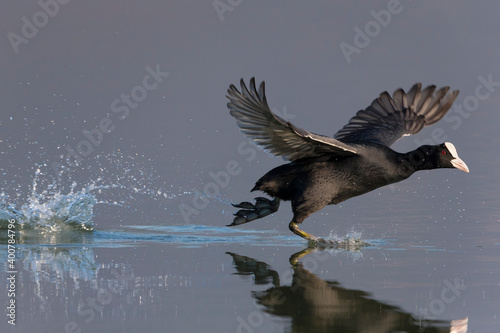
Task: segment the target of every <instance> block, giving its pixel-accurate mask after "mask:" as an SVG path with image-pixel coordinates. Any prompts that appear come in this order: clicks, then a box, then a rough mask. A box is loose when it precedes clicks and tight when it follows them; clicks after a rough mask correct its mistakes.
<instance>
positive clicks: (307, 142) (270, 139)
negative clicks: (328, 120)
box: [227, 78, 356, 161]
mask: <svg viewBox="0 0 500 333" xmlns="http://www.w3.org/2000/svg"><path fill="white" fill-rule="evenodd" d="M240 85H241V92H240V91H239V90H238V89H237V88H236V87H235V86H234V85H231V86H230V87H229V89H228V91H227V92H228V95H227V97H228V98H229V100H230V102H229V103H227V107H228V108H229V110H230V114H231V115H232V116H233V117H234V118H236V121H237V123H238V126H239V127H240V128H241V131H242V132H243V133H245V134H246V135H247V136H249V137H250V138H251V139H252V140H253V141H254V142H255V143H257V144H258V145H260V146H262V147H263V148H264V149H266V150H267V151H269V152H270V153H272V154H274V155H276V156H283V157H284V158H285V159H288V160H290V161H296V160H299V159H302V158H307V157H316V156H320V155H323V154H334V155H335V154H336V155H339V156H348V155H354V154H356V150H355V148H354V147H352V146H350V145H348V144H345V143H343V142H340V141H338V140H335V139H333V138H330V137H327V136H323V135H318V134H314V133H311V132H309V131H306V130H304V129H302V128H299V127H296V126H295V125H293V124H292V123H290V122H289V121H286V120H284V119H283V118H281V117H279V116H277V115H275V114H274V113H272V112H271V110H270V109H269V106H268V105H267V101H266V94H265V91H264V89H265V86H264V82H262V83H261V84H260V87H259V90H258V91H257V89H256V87H255V78H252V79H251V80H250V89H248V88H247V86H246V85H245V82H244V81H243V79H241V81H240Z"/></svg>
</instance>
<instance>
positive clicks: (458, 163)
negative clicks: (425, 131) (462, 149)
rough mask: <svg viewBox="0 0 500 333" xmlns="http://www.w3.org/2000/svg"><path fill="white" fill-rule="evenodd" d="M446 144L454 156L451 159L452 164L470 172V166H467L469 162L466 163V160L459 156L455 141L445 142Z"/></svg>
mask: <svg viewBox="0 0 500 333" xmlns="http://www.w3.org/2000/svg"><path fill="white" fill-rule="evenodd" d="M444 145H445V146H446V148H448V150H449V151H450V153H451V156H453V159H452V160H451V164H452V165H453V166H454V167H455V168H457V169H458V170H462V171H465V172H467V173H468V172H469V167H468V166H467V164H465V162H464V161H462V159H461V158H460V157H458V153H457V149H456V148H455V146H454V145H453V143H451V142H445V143H444Z"/></svg>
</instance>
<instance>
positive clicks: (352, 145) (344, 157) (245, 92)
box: [227, 78, 469, 242]
mask: <svg viewBox="0 0 500 333" xmlns="http://www.w3.org/2000/svg"><path fill="white" fill-rule="evenodd" d="M240 85H241V91H239V90H238V89H237V88H236V87H235V86H234V85H231V86H230V87H229V89H228V95H227V97H228V98H229V100H230V102H229V103H228V104H227V106H228V108H229V110H230V114H231V115H232V116H233V117H235V118H236V121H237V124H238V126H239V127H240V128H241V131H242V132H243V133H245V134H246V135H247V136H249V137H250V138H251V139H252V140H253V141H254V142H255V143H256V144H258V145H260V146H262V147H263V148H264V149H266V150H267V151H269V152H270V153H272V154H274V155H276V156H282V157H283V158H284V159H286V160H289V161H291V162H290V163H288V164H284V165H281V166H279V167H277V168H274V169H272V170H271V171H269V172H268V173H266V174H265V175H264V176H263V177H262V178H260V179H259V180H258V181H257V183H256V184H255V186H254V188H253V189H252V191H255V190H259V191H263V192H265V193H267V194H268V195H270V196H272V197H273V198H274V199H273V200H269V199H266V198H262V197H259V198H256V199H255V201H256V203H255V204H252V203H250V202H242V203H240V204H237V205H233V206H235V207H237V208H242V209H241V210H239V211H238V212H237V213H236V214H234V215H235V218H234V220H233V223H231V224H230V226H235V225H240V224H243V223H247V222H250V221H253V220H255V219H258V218H261V217H264V216H267V215H269V214H271V213H274V212H276V211H277V210H278V207H279V203H280V200H290V201H291V202H292V210H293V219H292V221H291V222H290V225H289V227H290V230H291V231H293V232H294V233H295V234H297V235H299V236H301V237H303V238H305V239H307V240H310V241H316V242H324V240H323V239H320V238H317V237H314V236H313V235H310V234H308V233H307V232H305V231H303V230H301V229H299V227H298V224H299V223H302V222H303V221H304V220H305V219H306V218H307V217H308V216H309V215H311V214H312V213H314V212H316V211H318V210H320V209H322V208H323V207H325V206H326V205H333V204H338V203H340V202H342V201H344V200H347V199H349V198H352V197H355V196H358V195H361V194H363V193H367V192H370V191H372V190H374V189H376V188H379V187H381V186H384V185H388V184H392V183H395V182H399V181H401V180H403V179H406V178H408V177H410V176H411V175H412V174H413V173H414V172H415V171H418V170H429V169H438V168H457V169H459V170H462V171H465V172H469V168H468V167H467V165H466V164H465V163H464V161H462V160H461V159H460V158H459V157H458V154H457V150H456V149H455V146H454V145H453V144H452V143H450V142H445V143H442V144H439V145H424V146H420V147H418V148H417V149H415V150H413V151H410V152H408V153H403V154H402V153H398V152H396V151H394V150H392V149H391V148H389V146H391V145H392V144H393V143H394V142H396V140H398V139H400V138H401V137H403V136H407V135H411V134H416V133H418V132H419V131H420V130H421V129H422V128H423V127H424V126H429V125H432V124H434V123H436V122H437V121H439V120H440V119H441V118H443V117H444V115H445V114H446V112H447V111H448V110H449V109H450V107H451V105H452V104H453V101H454V100H455V98H456V97H457V96H458V90H455V91H452V92H450V93H448V91H449V89H450V88H449V87H443V88H441V89H439V90H437V91H436V86H435V85H431V86H428V87H426V88H425V89H423V90H422V85H421V84H420V83H417V84H415V85H414V86H413V87H412V88H411V89H410V91H408V92H407V93H406V92H405V91H404V90H403V89H398V90H396V91H395V92H394V93H393V95H392V97H391V95H390V94H389V93H387V92H386V91H385V92H383V93H382V94H380V96H379V97H378V98H377V99H375V100H374V101H373V102H372V104H371V105H370V106H368V107H367V108H366V109H365V110H360V111H358V113H357V114H356V115H355V116H354V117H352V118H351V119H350V121H349V123H348V124H347V125H345V126H344V127H343V128H342V129H341V130H340V131H338V132H337V133H336V134H335V135H334V137H333V138H331V137H328V136H324V135H319V134H314V133H311V132H309V131H306V130H304V129H302V128H299V127H297V126H295V125H293V124H292V123H290V122H289V121H286V120H285V119H283V118H281V117H279V116H277V115H275V114H274V113H272V112H271V110H270V109H269V106H268V105H267V100H266V95H265V91H264V88H265V86H264V82H262V83H261V84H260V87H259V89H258V90H257V89H256V86H255V78H252V79H251V80H250V87H249V88H247V86H246V85H245V82H244V81H243V79H242V80H241V82H240Z"/></svg>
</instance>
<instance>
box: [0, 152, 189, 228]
mask: <svg viewBox="0 0 500 333" xmlns="http://www.w3.org/2000/svg"><path fill="white" fill-rule="evenodd" d="M97 158H98V159H99V161H100V163H99V167H98V168H94V169H93V170H94V171H95V172H94V173H93V176H90V177H92V180H88V181H85V182H82V181H81V180H79V181H78V182H77V181H75V180H74V179H75V178H76V176H78V175H77V174H75V175H70V176H68V177H67V178H66V179H65V181H61V180H60V179H54V177H51V172H50V171H47V170H46V169H47V168H48V166H47V164H43V165H38V166H36V169H35V174H34V176H33V179H32V181H31V185H30V186H29V188H28V192H25V194H22V191H20V189H19V188H16V190H15V193H14V194H12V187H7V186H5V185H4V186H3V187H2V188H1V189H0V230H2V229H6V228H7V227H8V224H9V220H15V222H16V229H17V230H25V229H40V230H42V231H44V232H60V231H62V230H82V231H90V230H93V229H94V221H93V220H94V208H95V206H96V205H97V204H105V205H117V206H121V207H124V208H130V206H131V203H132V202H133V201H135V200H136V199H137V198H138V196H146V197H147V198H148V199H153V200H155V201H160V203H161V204H165V202H168V201H166V200H165V199H172V198H175V197H177V196H180V195H182V194H175V193H172V191H168V190H165V189H163V188H160V187H158V186H156V185H155V184H157V183H160V184H161V183H162V182H160V181H158V180H157V177H156V176H155V175H154V173H153V172H152V171H149V170H148V168H147V167H146V166H144V165H141V163H140V161H138V160H137V158H133V157H129V156H122V155H117V154H111V155H106V156H102V157H101V156H98V157H96V159H97ZM42 170H43V171H42ZM79 178H83V177H79ZM85 178H86V177H85ZM87 179H88V178H87ZM120 189H121V190H120ZM6 192H10V194H11V195H9V194H7V193H6ZM98 198H99V199H98ZM113 198H115V199H113ZM116 198H118V199H116Z"/></svg>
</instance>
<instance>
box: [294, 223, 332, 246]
mask: <svg viewBox="0 0 500 333" xmlns="http://www.w3.org/2000/svg"><path fill="white" fill-rule="evenodd" d="M288 227H289V228H290V230H291V231H292V232H293V233H294V234H296V235H298V236H300V237H302V238H305V239H307V240H308V241H310V242H315V243H325V240H324V239H323V238H318V237H315V236H313V235H311V234H309V233H307V232H305V231H304V230H301V229H300V228H299V225H298V223H297V222H295V221H293V220H292V222H290V224H289V225H288Z"/></svg>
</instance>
